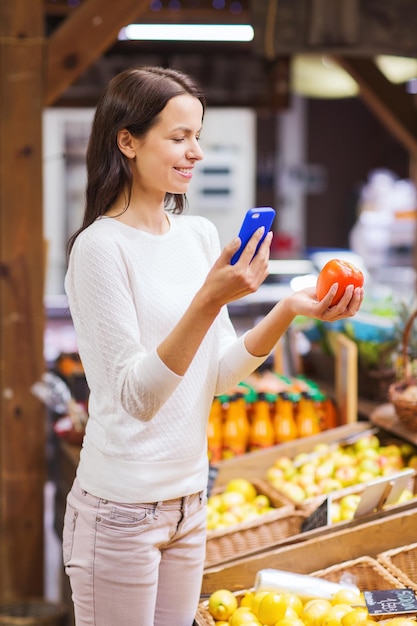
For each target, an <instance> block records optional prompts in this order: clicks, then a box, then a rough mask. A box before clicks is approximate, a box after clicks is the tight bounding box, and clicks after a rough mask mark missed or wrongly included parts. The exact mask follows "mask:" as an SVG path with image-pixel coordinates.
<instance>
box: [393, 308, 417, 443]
mask: <svg viewBox="0 0 417 626" xmlns="http://www.w3.org/2000/svg"><path fill="white" fill-rule="evenodd" d="M416 317H417V311H414V313H413V314H412V315H411V317H410V319H409V320H408V322H407V324H406V326H405V328H404V334H403V364H404V374H405V376H404V379H403V380H400V381H397V382H395V383H392V384H391V385H390V386H389V388H388V399H389V401H390V402H391V403H392V404H393V405H394V407H395V412H396V414H397V416H398V419H399V420H400V421H401V422H402V423H403V424H404V426H405V427H406V428H408V429H409V430H412V431H414V432H417V399H416V400H413V401H411V400H407V399H406V398H404V397H403V392H404V391H405V389H407V387H410V386H414V385H417V378H415V377H412V376H411V374H410V362H409V358H408V354H407V352H408V341H409V338H410V333H411V330H412V328H413V323H414V320H415V318H416Z"/></svg>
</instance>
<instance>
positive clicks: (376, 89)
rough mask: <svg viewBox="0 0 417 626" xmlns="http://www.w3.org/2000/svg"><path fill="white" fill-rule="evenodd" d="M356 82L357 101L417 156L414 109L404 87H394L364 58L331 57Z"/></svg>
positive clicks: (416, 115)
mask: <svg viewBox="0 0 417 626" xmlns="http://www.w3.org/2000/svg"><path fill="white" fill-rule="evenodd" d="M332 58H333V59H334V60H335V61H336V62H337V63H338V64H339V65H340V66H341V67H343V68H344V69H345V70H346V71H347V72H348V73H349V74H350V75H351V76H352V78H354V79H355V80H356V82H357V83H358V85H359V89H360V97H361V98H362V99H363V100H364V102H365V103H366V104H367V105H368V106H369V108H370V109H371V110H372V111H373V113H374V114H375V116H376V117H377V118H379V120H380V121H381V122H382V123H383V124H384V126H385V127H386V128H387V129H388V131H389V132H391V133H392V134H393V135H394V136H395V137H396V138H397V139H398V141H399V142H400V143H401V144H402V145H403V146H404V148H405V149H406V150H408V151H409V152H410V154H412V155H414V156H416V155H417V109H416V106H415V102H414V99H413V97H412V96H411V95H409V94H407V93H406V92H405V90H404V87H403V86H400V85H394V84H393V83H391V82H390V81H389V80H388V79H387V78H386V77H385V76H384V74H383V73H382V72H381V71H380V70H379V69H378V67H377V66H376V65H375V63H374V62H373V61H372V60H371V59H368V58H363V57H354V56H352V57H346V56H333V57H332Z"/></svg>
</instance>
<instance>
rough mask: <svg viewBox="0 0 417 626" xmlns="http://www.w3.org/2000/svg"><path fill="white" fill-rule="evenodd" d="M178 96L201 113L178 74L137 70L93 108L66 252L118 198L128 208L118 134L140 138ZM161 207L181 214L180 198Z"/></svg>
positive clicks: (196, 90) (192, 89) (196, 91)
mask: <svg viewBox="0 0 417 626" xmlns="http://www.w3.org/2000/svg"><path fill="white" fill-rule="evenodd" d="M182 94H190V95H192V96H194V97H196V98H198V100H200V102H201V104H202V105H203V112H204V110H205V98H204V95H203V93H202V91H201V89H200V87H199V86H198V85H197V84H196V83H195V82H194V81H193V80H192V78H191V77H190V76H188V75H186V74H184V73H182V72H180V71H178V70H174V69H168V68H163V67H142V68H137V69H129V70H125V71H124V72H121V73H120V74H117V75H116V76H115V77H114V78H112V80H110V82H109V83H108V85H107V88H106V89H105V91H104V93H103V94H102V96H101V98H100V100H99V102H98V105H97V109H96V112H95V115H94V120H93V125H92V129H91V134H90V139H89V142H88V147H87V161H86V162H87V188H86V205H85V212H84V219H83V222H82V225H81V227H80V228H79V229H78V230H77V231H76V232H75V233H74V234H73V235H72V236H71V238H70V240H69V242H68V252H70V251H71V249H72V246H73V245H74V242H75V240H76V238H77V237H78V235H79V234H80V233H81V232H82V231H83V230H84V229H85V228H87V227H88V226H90V224H92V223H93V222H94V221H95V220H96V219H97V218H98V217H99V216H100V215H104V213H105V212H106V211H107V210H108V209H109V208H110V206H111V205H112V204H113V203H114V202H115V200H116V199H117V198H118V197H119V195H120V194H121V193H122V192H125V193H126V202H127V206H128V204H129V201H130V196H131V190H132V174H131V170H130V167H129V164H128V159H127V158H126V157H125V156H124V155H123V154H122V153H121V152H120V150H119V148H118V146H117V135H118V132H119V131H120V130H122V129H123V128H126V129H127V130H128V131H129V132H130V133H131V134H132V135H133V136H134V137H136V138H143V137H144V136H145V135H146V133H147V132H148V131H149V130H150V129H151V128H152V126H153V125H154V124H155V123H156V122H157V117H158V115H159V114H160V113H161V111H162V110H163V109H164V108H165V106H166V104H167V103H168V101H169V100H170V99H171V98H173V97H175V96H179V95H182ZM127 206H126V208H127ZM165 206H166V207H167V208H168V207H169V208H171V210H172V211H173V212H174V213H182V211H183V210H184V206H185V195H184V194H171V193H167V194H166V196H165Z"/></svg>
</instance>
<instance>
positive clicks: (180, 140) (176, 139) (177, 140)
mask: <svg viewBox="0 0 417 626" xmlns="http://www.w3.org/2000/svg"><path fill="white" fill-rule="evenodd" d="M174 141H175V143H181V142H182V141H184V137H174Z"/></svg>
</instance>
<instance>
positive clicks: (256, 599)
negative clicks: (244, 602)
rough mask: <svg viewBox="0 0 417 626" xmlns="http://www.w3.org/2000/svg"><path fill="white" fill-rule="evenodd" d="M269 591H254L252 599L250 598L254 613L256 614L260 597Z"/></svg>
mask: <svg viewBox="0 0 417 626" xmlns="http://www.w3.org/2000/svg"><path fill="white" fill-rule="evenodd" d="M268 593H269V592H268V591H256V592H255V594H254V596H253V599H252V607H251V608H252V611H253V612H254V613H255V615H258V609H259V604H260V602H261V600H262V598H264V597H265V596H266V595H267V594H268Z"/></svg>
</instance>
